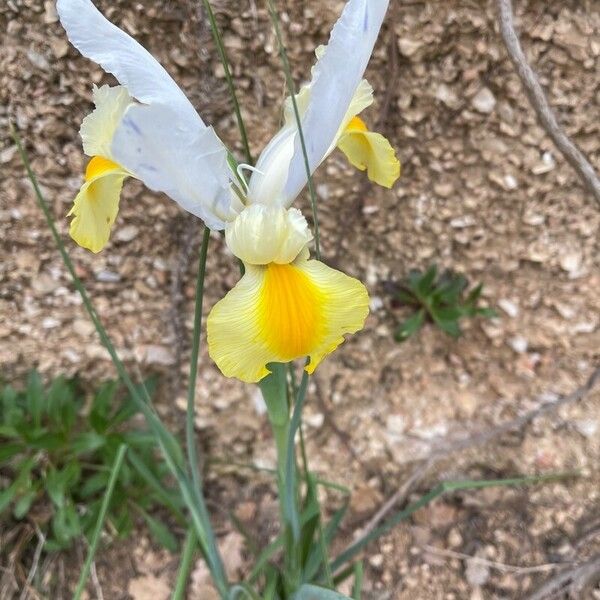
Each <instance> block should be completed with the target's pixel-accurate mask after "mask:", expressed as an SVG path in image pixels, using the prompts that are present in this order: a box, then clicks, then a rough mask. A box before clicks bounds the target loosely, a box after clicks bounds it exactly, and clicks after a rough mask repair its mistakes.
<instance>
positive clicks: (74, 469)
mask: <svg viewBox="0 0 600 600" xmlns="http://www.w3.org/2000/svg"><path fill="white" fill-rule="evenodd" d="M80 474H81V469H80V467H79V464H78V463H76V462H71V463H68V464H67V465H66V466H65V467H64V468H63V469H61V470H60V471H58V470H56V469H54V468H53V469H50V471H48V475H47V476H46V491H47V492H48V495H49V496H50V499H51V500H52V502H53V503H54V505H55V506H56V507H57V508H59V509H60V508H62V507H64V506H65V504H66V503H67V496H70V490H71V488H72V487H73V486H74V485H75V484H76V483H77V482H78V481H79V476H80Z"/></svg>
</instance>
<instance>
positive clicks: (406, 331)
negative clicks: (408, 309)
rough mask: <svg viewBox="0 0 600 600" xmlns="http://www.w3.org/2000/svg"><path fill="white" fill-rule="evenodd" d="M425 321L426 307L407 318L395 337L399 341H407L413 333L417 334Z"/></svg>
mask: <svg viewBox="0 0 600 600" xmlns="http://www.w3.org/2000/svg"><path fill="white" fill-rule="evenodd" d="M424 322H425V309H423V308H422V309H421V310H419V311H418V312H416V313H415V314H414V315H412V316H411V317H409V318H408V319H406V321H404V322H403V323H401V324H400V326H399V327H398V329H396V333H395V334H394V337H395V339H396V341H397V342H404V341H406V340H407V339H408V338H409V337H410V336H411V335H413V334H415V333H416V332H417V331H419V329H421V327H422V326H423V323H424Z"/></svg>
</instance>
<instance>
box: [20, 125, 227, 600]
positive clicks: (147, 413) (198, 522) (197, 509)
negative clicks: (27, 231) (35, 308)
mask: <svg viewBox="0 0 600 600" xmlns="http://www.w3.org/2000/svg"><path fill="white" fill-rule="evenodd" d="M11 133H12V137H13V139H14V141H15V144H16V146H17V149H18V151H19V154H20V155H21V160H22V161H23V165H24V166H25V169H26V171H27V175H28V177H29V180H30V181H31V184H32V185H33V189H34V192H35V196H36V199H37V202H38V204H39V206H40V208H41V210H42V212H43V213H44V216H45V217H46V222H47V224H48V227H49V229H50V231H51V233H52V237H53V238H54V241H55V243H56V246H57V248H58V251H59V253H60V255H61V257H62V260H63V262H64V264H65V266H66V268H67V270H68V272H69V275H70V276H71V279H72V281H73V285H74V286H75V289H76V290H77V291H78V292H79V295H80V296H81V300H82V302H83V305H84V308H85V310H86V311H87V313H88V315H89V317H90V319H91V320H92V322H93V324H94V327H95V328H96V331H97V333H98V336H99V337H100V341H101V342H102V345H103V346H104V347H105V348H106V349H107V351H108V353H109V355H110V357H111V359H112V361H113V363H114V365H115V368H116V370H117V373H118V375H119V378H120V379H121V381H122V382H123V383H124V384H125V387H126V388H127V389H128V391H129V393H130V394H131V397H132V399H133V401H134V402H135V404H136V407H137V408H138V410H139V411H140V412H141V413H142V414H143V415H144V417H145V419H146V422H147V423H148V426H149V427H150V429H151V430H152V432H153V433H154V435H155V436H156V439H157V440H158V443H159V446H160V448H161V451H162V453H163V456H164V459H165V462H166V464H167V466H168V467H169V470H170V471H171V473H172V474H173V476H174V477H175V478H176V479H177V482H178V484H179V487H180V490H181V493H182V496H183V499H184V501H185V503H186V505H187V508H188V510H189V511H190V515H191V517H192V521H193V523H194V526H195V527H196V533H197V534H198V540H199V543H200V544H201V546H202V549H203V551H204V553H205V556H206V560H207V563H208V565H209V568H210V571H211V574H212V576H213V578H214V580H215V584H216V586H217V588H218V590H219V594H220V595H221V597H222V598H226V597H227V594H228V590H229V584H228V582H227V577H226V575H225V569H224V568H223V562H222V560H221V557H220V555H219V550H218V547H217V543H216V539H215V535H214V532H213V529H212V526H211V524H210V520H209V519H208V515H207V510H206V505H205V502H204V498H203V496H202V493H201V491H200V490H197V489H194V487H193V485H192V484H191V482H190V481H189V479H188V477H187V475H186V473H185V470H184V466H183V455H182V452H181V447H180V446H179V444H178V443H177V441H176V440H175V438H174V437H173V436H172V435H171V433H170V432H169V431H168V430H167V429H166V428H165V426H164V424H163V423H162V421H161V420H160V418H159V417H158V415H157V414H156V412H155V411H154V409H153V408H152V406H151V405H150V398H149V396H148V392H147V390H146V388H145V387H143V386H142V388H141V389H142V393H143V395H144V396H143V397H142V395H140V392H139V390H138V386H136V385H135V384H134V383H133V381H132V380H131V378H130V377H129V374H128V373H127V371H126V369H125V366H124V364H123V362H122V361H121V359H120V358H119V355H118V354H117V351H116V349H115V347H114V345H113V343H112V341H111V339H110V337H109V336H108V334H107V332H106V329H105V328H104V325H103V324H102V322H101V321H100V317H99V316H98V314H97V312H96V309H95V308H94V306H93V304H92V302H91V300H90V298H89V296H88V294H87V291H86V289H85V286H84V285H83V283H82V281H81V280H80V279H79V277H78V276H77V273H76V272H75V267H74V265H73V262H72V261H71V258H70V257H69V255H68V253H67V251H66V248H65V245H64V243H63V241H62V239H61V237H60V235H59V233H58V230H57V229H56V225H55V223H54V218H53V216H52V214H51V213H50V210H49V209H48V205H47V204H46V201H45V199H44V196H43V194H42V192H41V190H40V187H39V185H38V182H37V178H36V176H35V174H34V172H33V170H32V168H31V164H30V162H29V158H28V156H27V153H26V152H25V149H24V148H23V144H22V143H21V139H20V137H19V135H18V134H17V132H16V131H15V130H14V128H13V127H12V124H11Z"/></svg>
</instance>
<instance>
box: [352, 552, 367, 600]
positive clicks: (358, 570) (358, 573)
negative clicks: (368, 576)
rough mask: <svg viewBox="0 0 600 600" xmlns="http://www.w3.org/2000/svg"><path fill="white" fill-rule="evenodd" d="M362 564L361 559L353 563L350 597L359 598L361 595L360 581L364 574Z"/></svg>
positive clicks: (361, 581)
mask: <svg viewBox="0 0 600 600" xmlns="http://www.w3.org/2000/svg"><path fill="white" fill-rule="evenodd" d="M364 570H365V569H364V565H363V563H362V561H359V562H357V563H355V565H354V584H353V585H352V599H353V600H360V599H361V597H362V583H363V576H364Z"/></svg>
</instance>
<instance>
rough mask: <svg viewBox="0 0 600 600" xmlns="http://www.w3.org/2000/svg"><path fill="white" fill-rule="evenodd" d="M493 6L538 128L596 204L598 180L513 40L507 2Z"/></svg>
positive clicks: (599, 196) (599, 194) (599, 198)
mask: <svg viewBox="0 0 600 600" xmlns="http://www.w3.org/2000/svg"><path fill="white" fill-rule="evenodd" d="M497 5H498V16H499V19H500V32H501V33H502V39H503V40H504V44H505V45H506V49H507V51H508V55H509V56H510V59H511V61H512V63H513V65H514V66H515V69H516V70H517V74H518V75H519V78H520V79H521V83H522V84H523V87H524V88H525V92H526V93H527V97H528V98H529V102H530V103H531V106H532V107H533V108H534V110H535V112H536V114H537V117H538V120H539V122H540V125H541V126H542V127H543V128H544V129H545V130H546V133H547V134H548V135H549V136H550V138H551V139H552V141H553V142H554V144H555V145H556V147H557V148H558V149H559V150H560V152H561V154H562V155H563V156H564V157H565V159H566V160H567V162H568V163H569V164H570V165H571V166H572V167H573V168H574V169H575V171H576V172H577V174H578V175H579V177H580V178H581V180H582V182H583V183H584V185H585V187H587V188H588V190H589V191H590V192H591V193H592V194H593V196H594V197H595V198H596V201H597V202H598V203H599V204H600V179H598V176H597V175H596V173H595V171H594V168H593V167H592V165H591V164H590V162H589V161H588V160H587V158H586V157H585V156H584V155H583V153H582V152H581V151H580V150H579V149H578V148H577V146H575V144H574V143H573V142H572V141H571V140H570V139H569V137H568V136H567V134H566V133H565V131H564V130H563V128H562V127H561V126H560V125H559V123H558V121H557V119H556V116H555V115H554V112H553V111H552V109H551V108H550V105H549V104H548V100H547V99H546V95H545V94H544V90H543V89H542V86H541V84H540V82H539V80H538V78H537V76H536V74H535V73H534V71H533V69H532V68H531V66H530V65H529V63H528V62H527V59H526V58H525V54H524V52H523V49H522V48H521V44H520V42H519V38H518V37H517V32H516V31H515V26H514V21H513V11H512V4H511V0H497Z"/></svg>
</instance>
